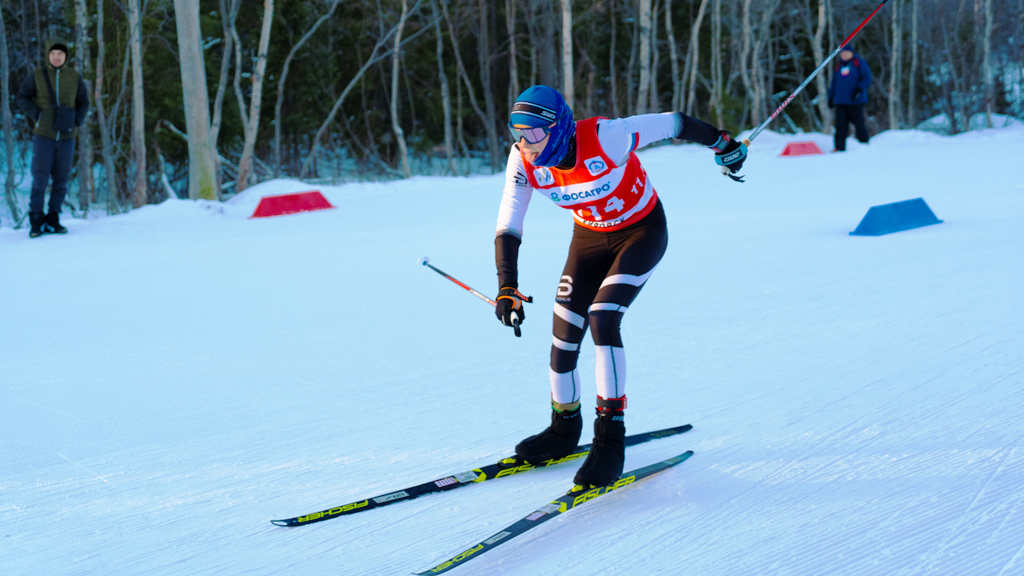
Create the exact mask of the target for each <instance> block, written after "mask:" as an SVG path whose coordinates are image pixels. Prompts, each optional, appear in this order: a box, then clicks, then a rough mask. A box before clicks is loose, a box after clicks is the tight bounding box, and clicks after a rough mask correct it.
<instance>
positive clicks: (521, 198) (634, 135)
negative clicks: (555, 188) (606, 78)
mask: <svg viewBox="0 0 1024 576" xmlns="http://www.w3.org/2000/svg"><path fill="white" fill-rule="evenodd" d="M682 122H683V120H682V117H681V116H680V115H679V114H676V113H674V112H666V113H664V114H642V115H639V116H630V117H627V118H618V119H615V120H607V119H599V120H598V121H597V136H598V142H599V143H600V146H601V148H602V149H603V151H604V153H605V155H606V156H608V158H609V159H611V160H612V161H613V162H615V163H616V164H617V165H623V164H625V163H626V162H627V161H628V160H629V156H630V154H632V153H633V151H634V150H636V149H637V148H641V147H643V146H647V145H648V144H651V143H653V142H657V141H659V140H664V139H666V138H673V137H676V136H678V135H679V134H680V132H681V131H682V128H683V126H682ZM580 161H581V158H577V162H580ZM533 191H534V188H533V186H531V185H530V182H529V179H528V178H527V177H526V167H525V165H524V164H523V157H522V154H521V153H520V152H519V147H518V146H517V145H513V146H512V148H511V150H509V155H508V164H507V165H506V167H505V188H504V190H503V191H502V197H501V206H500V208H499V209H498V226H497V233H498V234H510V235H512V236H515V237H517V238H522V235H523V220H524V218H525V217H526V211H527V209H528V208H529V206H530V197H531V196H532V195H533Z"/></svg>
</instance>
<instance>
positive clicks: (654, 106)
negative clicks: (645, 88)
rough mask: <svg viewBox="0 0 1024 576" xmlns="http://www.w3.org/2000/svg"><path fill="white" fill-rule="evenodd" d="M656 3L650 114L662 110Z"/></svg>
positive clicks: (655, 4) (652, 11)
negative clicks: (659, 95) (659, 91)
mask: <svg viewBox="0 0 1024 576" xmlns="http://www.w3.org/2000/svg"><path fill="white" fill-rule="evenodd" d="M653 1H654V3H653V5H652V7H651V87H650V88H649V90H650V92H648V98H650V102H648V104H647V111H648V112H658V111H659V110H660V109H661V103H660V102H659V101H658V64H659V62H658V61H659V60H660V59H661V53H660V51H659V50H658V11H659V6H658V0H653Z"/></svg>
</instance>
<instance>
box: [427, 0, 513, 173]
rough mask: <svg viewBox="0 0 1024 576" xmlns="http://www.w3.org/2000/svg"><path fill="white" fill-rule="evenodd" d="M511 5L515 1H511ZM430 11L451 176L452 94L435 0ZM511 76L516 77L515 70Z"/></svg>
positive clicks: (455, 169) (432, 0)
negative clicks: (445, 66)
mask: <svg viewBox="0 0 1024 576" xmlns="http://www.w3.org/2000/svg"><path fill="white" fill-rule="evenodd" d="M512 5H513V6H514V5H515V3H514V2H513V4H512ZM430 11H431V15H432V16H433V18H434V32H435V33H436V34H437V80H438V83H439V84H440V85H441V107H442V109H443V110H444V154H445V156H446V157H447V158H448V171H449V172H450V173H451V175H452V176H455V175H456V174H457V173H458V169H457V168H456V166H455V150H454V148H455V147H454V145H453V142H452V96H451V93H450V91H449V89H448V76H447V75H446V74H445V73H444V36H443V35H442V34H441V18H440V14H439V13H438V10H437V0H430ZM512 52H513V56H512V66H513V68H514V67H515V55H514V53H515V50H514V49H513V51H512ZM512 78H513V79H515V78H516V74H515V72H513V74H512Z"/></svg>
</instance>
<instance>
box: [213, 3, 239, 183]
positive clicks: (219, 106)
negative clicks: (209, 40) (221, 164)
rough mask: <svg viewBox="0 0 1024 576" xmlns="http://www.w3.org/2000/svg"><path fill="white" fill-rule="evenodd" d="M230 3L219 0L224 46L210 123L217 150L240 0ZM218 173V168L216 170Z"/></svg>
mask: <svg viewBox="0 0 1024 576" xmlns="http://www.w3.org/2000/svg"><path fill="white" fill-rule="evenodd" d="M230 2H231V5H230V6H225V5H224V0H220V21H221V26H222V27H223V29H224V48H223V53H222V54H223V55H222V57H221V60H220V80H219V81H218V82H217V96H216V97H215V98H214V100H213V121H212V122H211V124H210V141H211V142H212V143H213V149H214V150H217V149H218V145H217V140H218V139H219V137H220V124H221V117H222V116H221V112H222V110H223V107H224V94H226V93H227V89H228V71H229V70H230V69H231V58H232V56H233V54H234V46H235V38H234V36H232V35H231V28H232V26H233V24H232V23H233V22H234V21H235V18H236V17H237V16H238V7H239V5H240V4H241V3H242V2H241V0H230ZM217 174H220V169H218V170H217Z"/></svg>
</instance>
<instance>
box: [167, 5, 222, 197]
mask: <svg viewBox="0 0 1024 576" xmlns="http://www.w3.org/2000/svg"><path fill="white" fill-rule="evenodd" d="M174 14H175V21H176V24H177V30H178V53H179V58H180V61H181V86H182V93H183V96H184V98H183V100H184V104H185V127H186V128H185V129H186V130H188V159H189V165H188V197H189V198H191V199H193V200H196V199H199V198H202V199H204V200H216V199H217V198H218V197H219V195H220V194H219V192H220V191H219V190H218V189H217V177H216V166H215V163H214V152H213V142H212V141H211V140H210V108H209V106H210V97H209V94H208V93H207V91H206V64H205V63H204V61H203V51H202V44H201V34H202V33H201V31H200V28H199V0H174Z"/></svg>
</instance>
